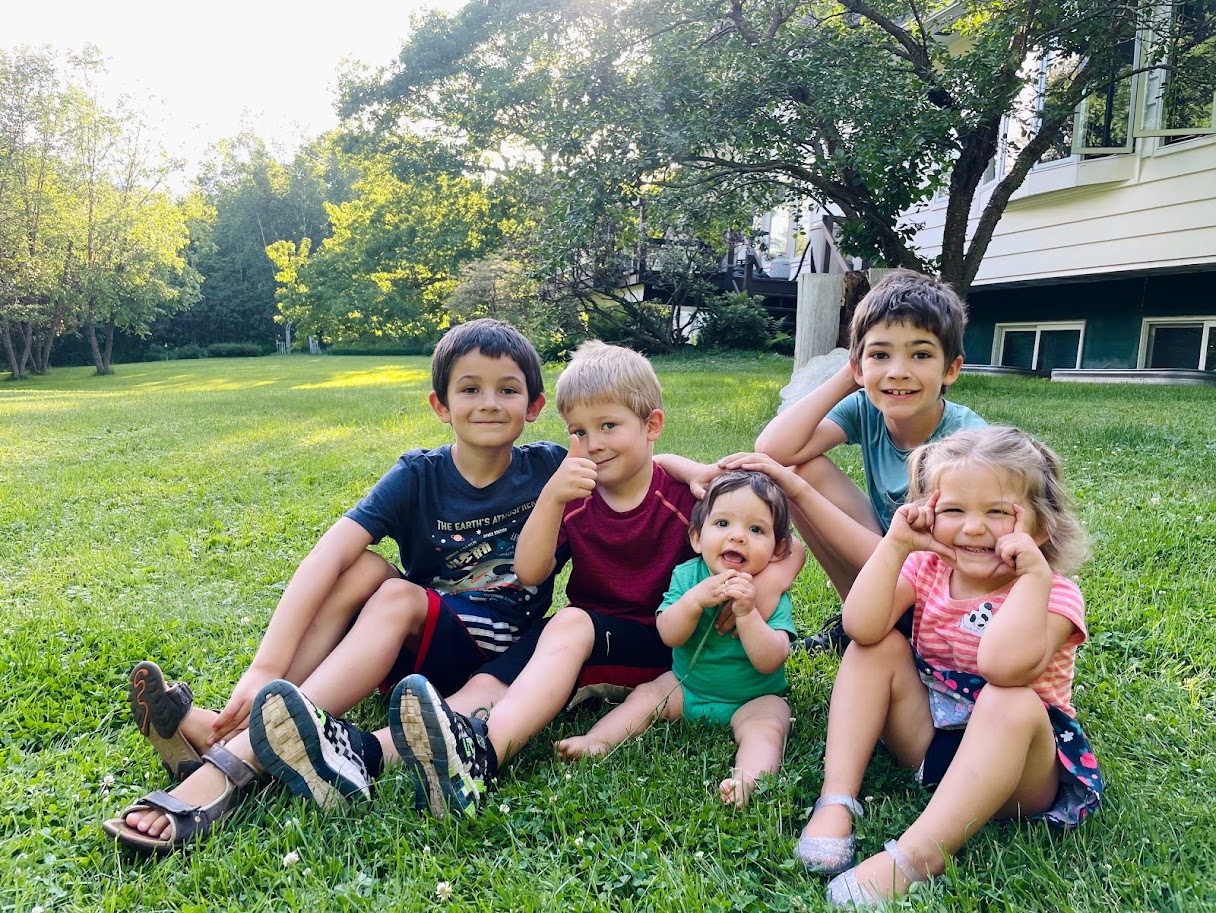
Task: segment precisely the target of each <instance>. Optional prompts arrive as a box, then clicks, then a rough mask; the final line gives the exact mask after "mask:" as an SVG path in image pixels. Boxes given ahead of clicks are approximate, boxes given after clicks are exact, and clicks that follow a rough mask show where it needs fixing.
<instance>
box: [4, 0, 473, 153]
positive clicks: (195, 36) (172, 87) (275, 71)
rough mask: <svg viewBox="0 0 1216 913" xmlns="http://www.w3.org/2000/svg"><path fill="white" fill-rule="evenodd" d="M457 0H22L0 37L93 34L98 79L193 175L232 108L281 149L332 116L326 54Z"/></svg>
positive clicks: (84, 39)
mask: <svg viewBox="0 0 1216 913" xmlns="http://www.w3.org/2000/svg"><path fill="white" fill-rule="evenodd" d="M463 2H464V0H338V2H335V3H330V4H325V5H322V4H320V3H315V2H310V3H301V4H289V3H271V2H267V0H208V2H206V3H198V4H173V3H169V4H166V3H164V2H163V0H156V2H153V0H22V2H11V3H6V4H5V6H6V7H7V8H6V9H5V12H4V14H3V17H0V47H3V48H4V49H6V50H12V49H13V48H15V47H16V46H18V45H21V44H28V45H33V46H36V47H37V46H41V45H45V44H50V45H53V46H54V47H56V48H57V49H60V50H79V49H80V48H81V47H83V46H84V45H85V44H86V43H89V44H94V45H97V46H98V47H100V48H101V50H102V52H103V53H104V54H105V56H106V57H107V58H108V62H109V71H110V74H109V82H108V83H107V85H106V87H105V90H106V91H107V93H109V92H114V93H117V92H127V93H129V94H131V95H132V96H134V97H135V98H137V99H145V98H148V97H154V98H158V99H161V100H162V103H161V104H156V103H155V102H154V103H151V104H147V105H141V107H144V109H145V110H147V111H149V112H150V113H152V114H153V122H154V123H156V124H157V125H158V127H159V128H160V129H161V130H162V134H163V143H164V145H165V148H166V150H167V151H168V152H169V153H171V154H173V155H179V156H182V157H184V158H186V159H187V160H188V161H189V162H191V164H190V165H189V166H188V167H187V170H188V171H189V172H190V174H191V175H193V173H194V170H195V165H196V164H197V162H198V161H199V159H200V158H201V156H202V154H203V152H204V150H205V149H206V147H207V146H208V145H209V144H211V143H213V142H215V141H216V140H219V139H221V138H223V137H227V136H233V135H235V134H236V133H237V132H239V130H240V128H241V125H242V119H244V121H245V122H246V123H247V124H248V125H249V126H250V127H251V128H252V129H253V131H254V132H255V133H257V134H258V135H260V136H261V137H263V138H264V139H266V140H267V141H268V142H269V143H271V144H272V145H275V144H277V145H279V146H281V147H282V148H284V149H285V150H290V149H292V148H294V146H295V145H296V143H297V142H298V140H299V139H300V138H301V137H312V136H315V135H317V134H319V133H322V132H324V131H325V130H327V129H329V128H331V127H333V126H334V125H336V124H337V122H338V118H337V115H336V114H334V110H333V104H334V100H335V87H336V85H337V70H338V63H339V61H340V60H341V59H342V58H344V57H349V58H353V59H355V60H360V61H363V62H364V63H366V64H368V65H370V66H372V67H380V66H383V65H386V64H388V63H390V62H391V61H393V60H394V59H395V58H396V56H397V52H398V51H399V50H400V47H401V42H402V40H403V39H404V38H405V36H406V34H407V33H408V31H409V24H410V20H411V18H412V17H413V16H414V15H415V14H416V13H418V12H419V11H421V10H426V9H435V8H442V9H446V10H453V9H455V8H457V7H459V6H461V5H462V4H463Z"/></svg>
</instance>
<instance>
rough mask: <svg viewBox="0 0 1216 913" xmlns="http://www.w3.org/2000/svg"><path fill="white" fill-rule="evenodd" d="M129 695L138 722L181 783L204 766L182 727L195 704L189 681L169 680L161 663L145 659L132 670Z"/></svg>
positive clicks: (163, 762)
mask: <svg viewBox="0 0 1216 913" xmlns="http://www.w3.org/2000/svg"><path fill="white" fill-rule="evenodd" d="M127 699H128V700H129V701H130V702H131V715H132V716H134V717H135V725H136V726H138V727H139V731H140V732H141V733H143V734H144V736H145V737H146V738H147V740H148V741H149V742H151V743H152V747H153V748H155V749H156V753H157V754H158V755H160V763H161V764H162V765H164V768H165V770H166V771H167V772H168V773H169V776H170V777H172V778H173V779H174V780H177V781H178V782H179V783H180V782H181V781H182V780H184V779H186V777H188V776H190V774H192V773H194V772H195V771H196V770H198V769H199V768H200V767H202V766H203V759H202V758H201V757H199V754H198V752H197V751H195V749H194V746H193V745H191V744H190V742H189V741H188V740H187V739H186V737H185V736H184V735H182V733H181V729H180V727H181V724H182V720H184V719H185V718H186V717H187V716H189V714H190V710H191V708H193V706H194V694H193V693H192V692H191V691H190V686H189V685H187V684H186V683H185V682H174V683H173V684H171V685H170V684H167V683H166V682H165V676H164V674H163V673H162V672H161V671H160V667H159V666H158V665H156V663H154V662H152V661H151V660H145V661H144V662H142V663H140V664H139V665H137V666H136V667H135V668H134V669H132V670H131V678H130V682H129V684H128V686H127Z"/></svg>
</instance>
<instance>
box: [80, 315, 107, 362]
mask: <svg viewBox="0 0 1216 913" xmlns="http://www.w3.org/2000/svg"><path fill="white" fill-rule="evenodd" d="M93 312H94V305H93V304H91V303H90V305H89V309H88V311H86V312H85V317H84V333H85V339H87V340H88V341H89V351H90V352H91V353H92V355H93V367H94V368H95V369H96V371H97V373H98V374H107V373H109V372H108V371H107V369H106V364H105V362H104V361H103V360H102V358H101V346H99V345H98V344H97V323H96V321H95V320H94V319H93Z"/></svg>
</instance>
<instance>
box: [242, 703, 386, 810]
mask: <svg viewBox="0 0 1216 913" xmlns="http://www.w3.org/2000/svg"><path fill="white" fill-rule="evenodd" d="M259 697H260V700H257V701H255V702H254V705H253V710H252V711H251V712H250V714H249V738H250V741H251V742H252V743H253V753H254V754H255V755H256V756H257V759H258V762H259V763H261V765H262V766H263V767H264V768H266V772H267V773H269V774H270V775H271V776H272V777H274V778H275V779H276V780H279V781H281V782H283V783H286V784H287V788H288V789H290V790H291V791H292V793H293V794H294V795H296V796H300V797H307V798H310V799H312V801H313V802H315V803H316V804H317V806H318V807H320V808H322V809H324V810H326V811H329V810H331V809H335V808H345V807H346V806H348V805H349V804H350V803H351V801H353V800H364V799H367V798H368V795H367V785H366V784H363V783H362V782H361V781H357V780H353V779H351V778H350V777H348V776H346V775H345V774H343V772H342V769H343V767H345V766H346V765H347V763H348V762H347V761H345V760H344V759H343V758H340V757H339V756H338V755H336V754H334V752H333V750H332V748H331V747H330V744H329V740H328V739H326V738H325V737H324V733H323V731H322V728H321V727H322V726H323V725H324V724H323V723H322V722H321V720H319V719H318V718H317V715H316V714H315V713H314V712H313V710H312V708H311V707H309V705H308V704H307V703H306V702H305V700H304V697H303V695H301V694H300V692H299V691H298V690H297V689H296V688H295V687H294V686H292V685H290V684H288V683H287V682H271V683H270V684H269V685H267V686H266V688H265V689H263V690H262V692H261V693H260V694H259Z"/></svg>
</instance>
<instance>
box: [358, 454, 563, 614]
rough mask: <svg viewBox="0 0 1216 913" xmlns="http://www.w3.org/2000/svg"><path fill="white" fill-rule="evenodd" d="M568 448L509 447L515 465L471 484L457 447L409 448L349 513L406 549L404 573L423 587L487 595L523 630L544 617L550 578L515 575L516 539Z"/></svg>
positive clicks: (476, 597)
mask: <svg viewBox="0 0 1216 913" xmlns="http://www.w3.org/2000/svg"><path fill="white" fill-rule="evenodd" d="M565 456H566V451H565V449H564V448H563V447H561V446H559V445H557V444H554V443H551V442H549V441H538V442H536V443H532V444H523V445H521V446H516V447H512V448H511V465H510V467H509V468H508V469H507V471H506V472H504V473H503V474H502V476H501V477H499V478H498V479H496V480H495V481H493V482H491V483H490V484H489V485H487V486H486V487H485V488H476V487H474V486H473V485H470V484H469V482H468V481H467V480H466V479H465V477H464V476H462V475H461V474H460V471H459V470H458V469H457V468H456V464H455V462H453V460H452V446H451V445H450V444H447V445H445V446H443V447H438V448H436V449H434V450H411V451H409V452H408V453H405V454H403V455H402V456H401V459H399V460H398V461H397V463H396V465H394V466H393V468H392V469H390V470H389V471H388V472H386V473H385V474H384V476H383V477H382V478H381V479H380V481H379V482H377V483H376V485H375V487H374V488H373V489H372V490H371V492H369V493H368V495H367V497H365V498H363V500H361V501H360V502H359V503H358V504H356V505H355V506H354V507H353V508H351V509H350V510H348V511H347V512H346V516H348V517H350V518H351V519H352V520H354V521H355V522H356V523H358V524H359V525H360V526H362V527H363V528H364V529H365V530H367V531H368V532H369V533H370V534H371V536H372V541H373V542H379V541H380V540H381V539H383V538H384V537H385V536H387V537H388V538H390V539H392V540H394V541H395V542H396V543H397V546H398V547H399V548H400V550H401V570H402V572H403V573H404V574H405V576H406V578H407V579H408V580H410V581H412V582H413V583H416V584H418V585H419V586H423V587H427V588H428V589H432V590H435V591H437V592H439V593H464V594H466V596H467V598H470V599H473V600H484V601H485V603H486V604H487V607H491V608H493V609H494V610H495V611H496V612H497V613H498V614H499V616H500V617H502V618H504V619H506V620H509V621H512V622H514V623H515V624H518V625H519V626H521V627H524V626H526V625H529V624H530V623H531V622H532V621H534V620H535V619H538V618H540V617H542V616H543V615H544V614H545V612H547V611H548V609H549V602H550V600H551V599H552V598H553V578H552V576H550V577H549V579H548V580H546V581H545V582H544V583H543V584H541V585H540V586H539V587H525V586H522V585H521V584H520V583H519V580H518V579H517V578H516V576H515V543H516V541H517V540H518V539H519V532H520V530H521V529H523V525H524V522H525V521H526V520H527V519H528V514H529V513H531V511H532V508H533V506H535V504H536V499H537V497H538V496H539V495H540V490H541V489H542V488H544V487H545V483H546V482H548V481H549V477H550V476H552V475H553V473H554V471H555V470H556V469H557V467H558V465H559V464H560V463H561V461H562V460H563V459H565Z"/></svg>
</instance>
